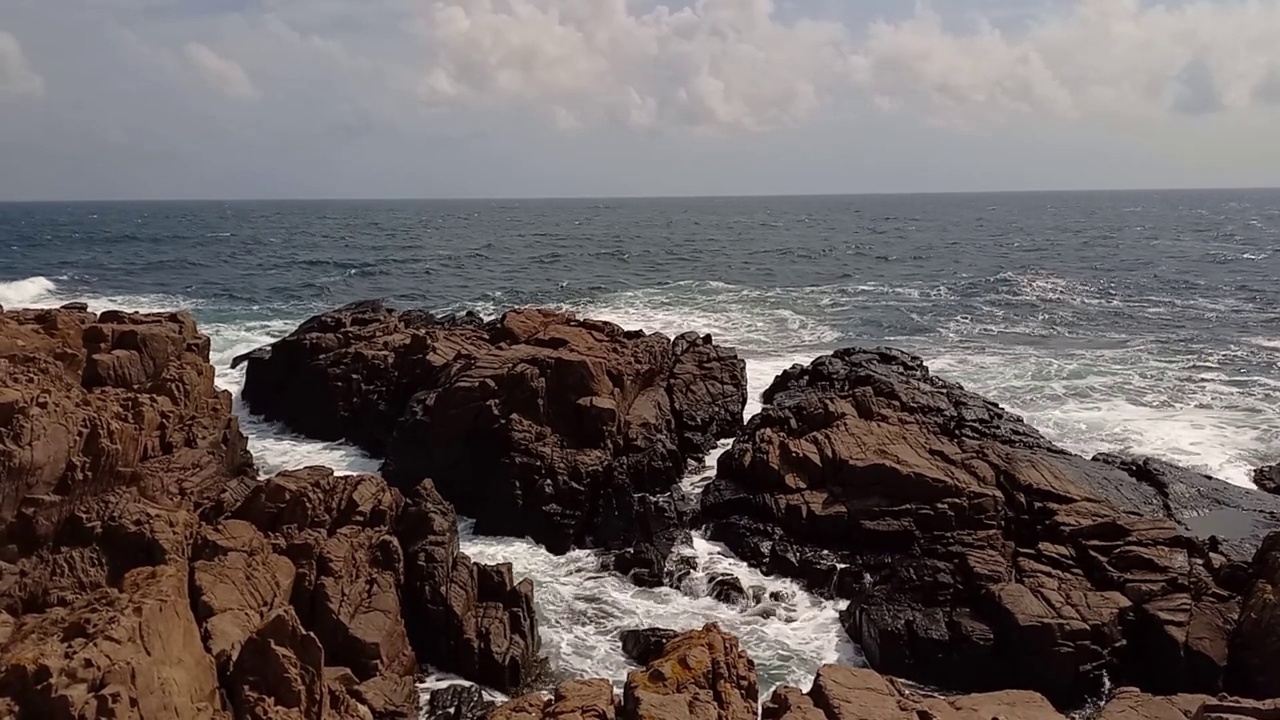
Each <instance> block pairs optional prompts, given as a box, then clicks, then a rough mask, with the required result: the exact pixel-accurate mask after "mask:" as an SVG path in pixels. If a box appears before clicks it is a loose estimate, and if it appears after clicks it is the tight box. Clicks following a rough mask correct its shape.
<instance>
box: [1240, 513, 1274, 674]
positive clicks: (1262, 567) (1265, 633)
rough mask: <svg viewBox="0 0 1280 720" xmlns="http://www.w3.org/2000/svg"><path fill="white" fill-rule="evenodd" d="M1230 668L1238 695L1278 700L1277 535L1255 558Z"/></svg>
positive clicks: (1270, 537)
mask: <svg viewBox="0 0 1280 720" xmlns="http://www.w3.org/2000/svg"><path fill="white" fill-rule="evenodd" d="M1231 668H1232V671H1233V673H1234V678H1233V679H1235V680H1236V685H1237V689H1238V690H1239V692H1240V693H1242V694H1244V695H1248V696H1251V697H1259V698H1273V697H1280V533H1273V534H1271V535H1270V536H1268V537H1267V539H1266V540H1265V541H1263V543H1262V547H1261V548H1259V549H1258V554H1257V556H1256V557H1255V558H1254V562H1253V578H1252V582H1251V584H1250V587H1249V589H1248V592H1247V593H1246V594H1245V597H1244V601H1243V605H1242V608H1241V611H1240V622H1239V625H1238V626H1237V627H1236V631H1235V637H1234V639H1233V641H1232V646H1231Z"/></svg>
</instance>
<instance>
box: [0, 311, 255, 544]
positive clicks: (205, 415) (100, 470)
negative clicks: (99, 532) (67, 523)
mask: <svg viewBox="0 0 1280 720" xmlns="http://www.w3.org/2000/svg"><path fill="white" fill-rule="evenodd" d="M213 375H214V373H213V367H212V366H211V365H209V339H208V338H207V337H205V336H204V335H202V334H200V333H199V331H198V330H197V329H196V325H195V321H194V320H192V318H191V316H190V315H188V314H187V313H183V312H178V313H158V314H133V313H120V312H104V313H102V314H101V315H98V316H95V315H93V314H92V313H88V312H86V311H84V310H83V309H79V308H71V309H58V310H20V311H8V312H0V378H3V383H2V384H0V478H2V479H3V480H2V481H0V524H4V523H8V525H7V528H6V530H5V531H4V532H3V534H0V547H3V546H4V545H13V546H15V547H16V551H18V552H24V553H28V552H32V551H34V550H35V549H36V548H37V547H39V546H41V545H42V544H44V542H45V541H46V540H47V539H48V536H49V535H50V534H51V533H53V532H55V530H54V527H55V526H56V525H57V524H58V523H60V522H61V521H62V520H63V519H64V518H65V517H66V515H67V513H68V512H70V509H71V508H72V507H73V506H74V504H75V502H76V501H77V500H79V499H81V498H86V497H93V496H96V495H99V494H102V493H104V492H106V491H107V490H110V489H112V488H116V487H137V488H139V489H141V490H143V491H144V492H145V493H146V494H149V495H163V496H165V497H177V496H187V495H191V496H197V495H202V494H204V493H206V492H210V491H211V489H212V488H216V487H219V486H221V485H222V484H223V483H225V482H226V481H227V480H228V479H229V478H233V477H237V476H241V475H251V474H252V472H253V467H252V458H251V457H250V456H249V454H248V452H247V450H246V445H245V443H246V440H245V437H244V434H243V433H241V432H240V428H239V424H238V422H237V421H236V418H235V416H234V415H233V414H232V412H231V395H230V394H229V393H227V392H225V391H221V390H218V389H217V388H216V387H215V386H214V382H213ZM15 516H17V517H18V519H19V521H18V522H16V523H9V522H8V521H10V520H12V519H14V518H15ZM10 552H11V553H12V552H15V550H11V551H10Z"/></svg>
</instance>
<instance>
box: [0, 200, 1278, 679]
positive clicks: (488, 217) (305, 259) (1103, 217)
mask: <svg viewBox="0 0 1280 720" xmlns="http://www.w3.org/2000/svg"><path fill="white" fill-rule="evenodd" d="M368 298H385V299H387V300H389V301H391V302H392V303H393V304H394V305H396V306H399V307H406V308H407V307H421V308H426V309H430V310H436V311H463V310H475V311H478V312H480V313H482V314H485V315H494V314H496V313H499V312H501V311H502V310H503V309H505V308H510V307H515V306H524V305H539V306H551V307H556V308H564V309H567V310H572V311H574V312H577V313H580V314H582V315H584V316H590V317H594V318H601V319H605V320H611V321H613V322H616V323H618V324H620V325H622V326H624V327H627V328H636V329H644V330H648V331H659V332H664V333H680V332H683V331H686V330H696V331H699V332H707V333H711V334H712V335H714V336H715V337H716V339H717V340H718V341H719V342H721V343H725V344H728V345H732V346H735V347H736V348H738V350H739V352H740V353H741V355H742V356H743V357H744V358H745V359H746V362H747V369H748V375H749V383H750V393H751V400H750V405H749V407H748V409H747V413H748V414H751V413H754V412H756V411H757V410H758V409H759V407H760V403H759V394H760V392H761V391H762V390H763V389H764V388H765V387H767V385H768V384H769V382H770V381H771V380H772V379H773V378H774V377H775V376H776V375H777V373H779V372H780V371H781V370H783V369H784V368H786V367H788V366H790V365H792V364H794V363H802V362H807V361H809V360H811V359H813V358H814V357H817V356H818V355H821V354H823V353H824V352H827V351H830V350H832V349H834V348H838V347H841V346H848V345H861V346H875V345H890V346H896V347H900V348H904V349H906V350H909V351H911V352H914V353H917V354H919V355H921V356H923V357H924V358H925V359H926V360H927V361H928V363H929V365H930V367H931V368H932V369H933V370H934V371H935V372H936V373H937V374H938V375H941V376H943V377H946V378H949V379H952V380H956V381H959V382H961V383H963V384H964V385H965V386H967V387H968V388H970V389H971V390H974V391H977V392H979V393H982V394H985V395H987V396H989V397H991V398H993V399H995V400H997V401H999V402H1000V403H1002V404H1004V405H1005V406H1006V407H1008V408H1010V409H1012V410H1014V411H1016V412H1019V413H1021V414H1022V415H1023V416H1024V417H1026V419H1027V420H1028V421H1029V422H1031V423H1032V424H1033V425H1035V426H1037V427H1039V428H1040V429H1041V430H1042V431H1043V432H1044V433H1045V434H1047V435H1048V436H1049V437H1050V438H1051V439H1053V440H1055V441H1056V442H1058V443H1060V444H1061V445H1063V446H1065V447H1067V448H1069V449H1071V450H1074V451H1078V452H1080V453H1085V454H1091V453H1094V452H1098V451H1104V450H1122V451H1132V452H1139V453H1146V454H1151V455H1155V456H1159V457H1162V458H1167V459H1169V460H1173V461H1176V462H1179V463H1183V464H1185V465H1189V466H1192V467H1195V468H1198V469H1200V470H1203V471H1205V472H1207V473H1211V474H1213V475H1216V476H1217V477H1219V478H1221V479H1222V480H1223V481H1224V482H1231V483H1236V484H1239V485H1244V486H1251V483H1250V481H1249V477H1250V473H1251V469H1252V468H1254V467H1256V466H1258V465H1261V464H1264V463H1268V462H1276V461H1280V190H1256V191H1245V190H1232V191H1194V192H1193V191H1178V192H1108V193H1088V192H1083V193H1015V194H956V195H876V196H840V197H834V196H833V197H772V198H699V199H627V200H473V201H289V202H280V201H272V202H266V201H263V202H130V203H114V202H113V203H36V204H0V305H3V306H4V307H6V308H16V307H41V306H56V305H59V304H61V303H65V302H69V301H73V300H82V301H87V302H89V303H90V305H91V306H92V307H93V308H94V309H96V310H103V309H108V308H124V309H131V310H164V309H173V308H187V309H189V310H190V311H191V312H192V313H194V314H195V316H196V318H197V319H198V320H199V321H200V323H201V327H202V328H203V330H204V331H205V332H206V333H208V334H209V336H210V337H211V339H212V344H213V362H214V363H215V364H216V366H217V378H218V382H219V384H220V385H221V386H222V387H225V388H227V389H228V390H231V391H232V392H238V390H239V389H240V387H241V386H242V383H243V380H244V378H243V374H242V370H233V369H232V368H231V359H232V358H233V357H235V356H236V355H238V354H240V353H243V352H245V351H248V350H251V349H253V348H255V347H258V346H260V345H263V344H265V343H269V342H271V341H272V340H275V339H277V338H279V337H282V336H283V335H285V334H287V333H288V332H289V331H290V330H292V329H293V328H294V327H296V326H297V324H298V323H299V322H300V321H302V320H303V319H305V318H307V317H308V316H310V315H312V314H314V313H316V312H319V311H322V310H325V309H327V308H332V307H336V306H338V305H341V304H344V303H347V302H350V301H354V300H361V299H368ZM237 409H238V412H240V413H241V415H242V418H243V420H244V427H245V429H246V432H247V434H248V436H249V438H250V444H251V448H252V450H253V452H254V454H255V456H256V457H257V459H258V462H259V465H260V467H261V468H262V469H263V470H264V471H266V472H272V471H276V470H281V469H285V468H290V467H297V466H303V465H314V464H323V465H330V466H332V467H334V468H337V469H338V470H340V471H346V472H360V471H370V470H375V469H376V467H377V462H376V461H374V460H373V459H371V458H368V457H366V456H364V455H363V454H361V452H359V451H358V450H356V449H355V448H353V447H350V446H348V445H345V444H342V443H320V442H314V441H311V440H307V439H305V438H301V437H298V436H295V435H292V434H290V433H289V432H287V431H286V430H284V429H283V428H281V427H279V426H276V425H272V424H267V423H264V422H261V421H258V420H256V419H254V418H252V417H249V416H248V415H247V414H245V412H244V409H243V407H242V406H241V405H240V404H239V402H238V401H237ZM722 450H723V447H722V449H721V451H722ZM713 465H714V455H713V456H712V457H711V458H710V459H709V461H708V467H707V468H706V469H704V470H702V471H700V472H697V473H693V474H692V475H691V476H690V477H689V478H688V479H687V481H686V482H687V484H688V486H689V487H690V488H691V489H697V488H698V487H699V486H700V485H701V484H703V483H705V481H706V479H707V477H708V475H709V473H711V472H713V471H712V469H711V468H712V467H713ZM462 529H463V547H464V549H465V550H466V551H467V552H468V553H470V554H471V555H472V556H473V557H474V558H476V559H477V560H480V561H484V562H495V561H508V562H511V563H513V564H514V566H515V569H516V571H517V573H519V574H522V575H525V576H528V577H532V578H533V579H534V581H535V583H536V603H537V608H538V612H539V615H540V619H541V627H542V636H543V641H544V648H545V650H546V652H547V653H548V655H549V656H550V658H551V660H552V663H553V667H554V668H555V669H556V671H557V672H558V673H560V674H561V675H563V676H578V677H607V678H611V679H614V680H615V681H619V680H621V679H622V678H623V677H624V676H625V673H626V672H627V670H628V668H629V667H630V666H629V664H628V661H627V660H626V658H624V657H623V655H622V653H621V649H620V647H619V643H618V640H617V635H618V633H619V632H620V631H621V630H624V629H627V628H635V627H648V626H667V627H674V628H681V629H683V628H689V627H693V626H700V625H702V624H704V623H707V622H718V623H720V624H721V626H722V627H724V628H726V629H727V630H729V631H731V632H733V633H735V634H737V635H738V636H739V637H740V638H741V641H742V644H743V645H744V646H745V647H746V649H747V650H748V651H749V652H750V653H751V654H752V656H753V657H754V658H755V660H756V661H757V663H758V666H759V670H760V674H761V690H762V691H763V692H767V691H768V690H769V689H770V688H772V687H774V686H776V685H778V684H781V683H792V684H796V685H799V686H801V687H804V688H807V687H808V685H809V683H810V682H811V680H812V678H813V673H814V671H815V670H816V669H817V668H818V666H819V665H821V664H823V663H827V662H848V663H856V662H858V661H859V658H860V655H859V651H858V648H857V647H855V646H854V645H853V644H852V643H851V642H850V641H849V640H848V638H847V637H845V635H844V633H843V631H842V630H841V628H840V623H839V618H838V614H839V611H840V609H841V607H842V604H841V603H838V602H835V601H831V600H828V599H824V598H822V597H818V596H815V595H812V594H809V593H806V592H804V591H803V589H802V588H800V587H798V586H796V585H795V584H794V583H792V582H790V581H787V580H784V579H780V578H772V577H767V576H763V575H761V574H760V573H759V572H757V571H755V570H753V569H751V568H749V567H747V566H746V565H745V564H744V563H742V562H741V561H739V560H738V559H737V558H735V557H734V556H733V555H732V554H731V553H729V552H728V551H727V550H726V549H725V548H723V547H722V546H719V545H717V544H715V543H711V542H709V541H707V540H706V539H705V538H703V537H700V536H695V538H694V543H693V546H692V547H690V548H687V549H686V550H685V552H687V553H690V554H693V555H695V556H697V558H698V559H699V561H700V563H701V566H702V568H703V571H704V572H703V574H701V575H695V576H694V577H693V578H691V580H690V581H689V582H688V583H687V584H686V586H684V587H682V588H680V589H658V590H652V589H640V588H636V587H633V586H631V585H630V584H628V583H627V582H625V581H623V580H622V579H621V578H618V577H616V576H614V575H611V574H609V573H606V572H603V571H601V570H600V567H599V561H598V559H597V558H596V557H594V556H593V555H591V554H590V553H586V552H575V553H570V554H569V555H567V556H563V557H556V556H553V555H550V554H549V553H547V552H545V551H543V550H542V549H540V548H539V547H538V546H536V545H535V544H533V543H531V542H529V541H527V540H521V539H513V538H484V537H477V536H475V535H474V534H473V533H471V532H470V524H469V523H468V522H465V521H464V522H463V524H462ZM711 572H732V573H734V574H736V575H738V576H739V577H740V578H741V579H742V580H743V582H744V584H746V585H762V586H765V587H767V588H769V589H784V590H787V591H788V593H789V594H790V596H791V598H792V599H791V600H788V601H787V602H783V603H778V604H775V605H771V606H765V607H763V608H756V609H754V610H751V611H742V610H739V609H736V608H731V607H728V606H726V605H722V604H720V603H718V602H716V601H715V600H712V599H710V598H708V597H706V596H705V587H702V585H704V584H705V574H706V573H711ZM449 681H450V679H449V678H447V677H444V676H433V677H431V678H430V679H429V682H428V685H427V687H430V686H434V685H435V684H439V683H443V682H449Z"/></svg>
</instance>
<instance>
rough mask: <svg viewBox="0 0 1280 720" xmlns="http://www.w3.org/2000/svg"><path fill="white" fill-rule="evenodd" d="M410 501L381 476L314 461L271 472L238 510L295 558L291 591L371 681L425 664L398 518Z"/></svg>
mask: <svg viewBox="0 0 1280 720" xmlns="http://www.w3.org/2000/svg"><path fill="white" fill-rule="evenodd" d="M401 504H402V500H401V498H400V495H399V493H397V492H396V491H395V490H393V489H391V488H389V487H387V485H386V483H385V482H384V481H383V480H382V479H381V478H379V477H377V476H374V475H348V476H336V475H334V473H333V471H332V470H330V469H328V468H315V467H313V468H304V469H302V470H296V471H289V472H283V473H279V474H278V475H276V476H274V477H272V478H270V479H269V480H267V481H266V482H264V483H262V484H261V485H259V486H257V487H255V488H253V489H252V490H251V491H250V492H249V493H248V495H247V496H246V497H245V499H244V501H243V502H242V503H241V504H240V506H239V507H238V508H236V509H234V510H233V512H232V513H231V514H232V517H233V519H235V520H241V521H244V522H247V523H250V524H252V525H254V526H255V527H257V528H258V529H259V530H261V531H263V532H264V533H266V534H267V536H268V537H269V538H270V542H271V543H272V545H273V547H274V548H276V549H278V550H279V551H280V553H281V554H283V555H285V556H286V557H288V558H289V559H290V560H291V561H292V562H293V564H294V566H295V567H296V568H297V573H296V576H295V580H294V587H293V590H292V593H291V599H292V604H293V606H294V607H295V608H297V609H298V614H299V617H300V619H301V620H302V623H303V624H304V626H306V627H307V628H309V629H310V630H311V631H312V632H314V633H315V635H316V637H317V638H318V639H319V640H320V643H321V645H323V646H324V648H325V650H326V652H327V653H328V654H329V655H330V656H333V657H336V658H341V659H342V662H343V664H344V666H346V667H349V668H350V669H351V670H352V671H353V672H354V673H355V675H356V677H358V678H360V679H361V680H362V681H363V680H369V679H371V678H374V677H376V676H379V675H382V674H384V673H386V674H390V675H393V676H408V675H412V674H413V673H414V672H415V670H416V668H417V662H416V660H415V659H414V656H413V651H412V650H411V649H410V646H409V639H408V635H407V634H406V632H405V627H404V620H403V613H402V612H401V605H400V585H401V582H402V578H403V577H404V558H403V554H402V553H401V550H400V544H399V542H398V541H397V540H396V538H395V536H394V535H393V534H392V528H391V526H392V524H393V522H394V521H395V517H396V515H397V513H398V511H399V509H400V506H401Z"/></svg>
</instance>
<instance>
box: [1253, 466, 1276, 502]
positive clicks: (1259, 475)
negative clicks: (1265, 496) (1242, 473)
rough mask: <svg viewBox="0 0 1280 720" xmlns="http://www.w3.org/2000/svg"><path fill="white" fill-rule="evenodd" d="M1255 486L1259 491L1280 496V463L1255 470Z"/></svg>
mask: <svg viewBox="0 0 1280 720" xmlns="http://www.w3.org/2000/svg"><path fill="white" fill-rule="evenodd" d="M1253 484H1254V485H1257V486H1258V489H1259V490H1261V491H1263V492H1267V493H1271V494H1272V495H1280V463H1277V464H1275V465H1266V466H1264V467H1260V468H1258V469H1257V470H1254V471H1253Z"/></svg>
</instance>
